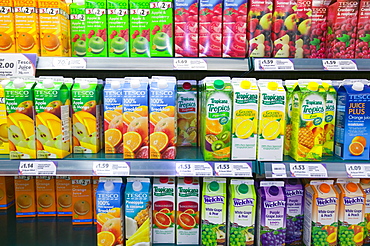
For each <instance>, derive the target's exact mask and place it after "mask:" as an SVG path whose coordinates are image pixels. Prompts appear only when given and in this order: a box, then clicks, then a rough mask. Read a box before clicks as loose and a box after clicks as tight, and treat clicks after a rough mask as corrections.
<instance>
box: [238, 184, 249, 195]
mask: <svg viewBox="0 0 370 246" xmlns="http://www.w3.org/2000/svg"><path fill="white" fill-rule="evenodd" d="M238 191H239V193H240V194H247V193H248V191H249V188H248V185H246V184H240V185H239V186H238Z"/></svg>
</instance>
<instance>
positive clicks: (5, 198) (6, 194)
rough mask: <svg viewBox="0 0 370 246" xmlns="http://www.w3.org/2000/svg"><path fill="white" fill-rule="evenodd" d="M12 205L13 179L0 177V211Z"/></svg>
mask: <svg viewBox="0 0 370 246" xmlns="http://www.w3.org/2000/svg"><path fill="white" fill-rule="evenodd" d="M13 204H14V177H5V176H2V177H0V210H1V209H7V208H9V207H11V206H13Z"/></svg>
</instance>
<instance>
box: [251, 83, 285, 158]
mask: <svg viewBox="0 0 370 246" xmlns="http://www.w3.org/2000/svg"><path fill="white" fill-rule="evenodd" d="M258 86H259V89H260V100H259V115H258V119H259V128H258V143H257V144H258V147H257V159H258V160H259V161H282V160H283V149H284V130H285V103H286V93H285V90H284V88H283V86H282V81H281V80H276V81H271V80H267V81H262V80H259V81H258Z"/></svg>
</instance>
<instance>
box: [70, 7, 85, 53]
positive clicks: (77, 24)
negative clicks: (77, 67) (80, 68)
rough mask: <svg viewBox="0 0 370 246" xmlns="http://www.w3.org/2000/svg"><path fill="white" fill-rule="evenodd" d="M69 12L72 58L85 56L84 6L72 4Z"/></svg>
mask: <svg viewBox="0 0 370 246" xmlns="http://www.w3.org/2000/svg"><path fill="white" fill-rule="evenodd" d="M69 10H70V13H71V14H70V28H71V37H72V45H71V46H72V47H71V48H72V56H73V57H82V56H86V51H87V45H86V34H85V33H86V30H85V28H86V26H85V5H77V4H76V3H72V4H71V5H70V7H69Z"/></svg>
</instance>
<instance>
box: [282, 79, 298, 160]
mask: <svg viewBox="0 0 370 246" xmlns="http://www.w3.org/2000/svg"><path fill="white" fill-rule="evenodd" d="M297 84H298V81H297V80H285V81H284V88H285V91H286V104H285V138H284V155H289V154H290V150H291V149H292V145H291V139H292V125H293V122H292V111H293V99H294V98H293V92H294V88H295V86H296V85H297Z"/></svg>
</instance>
